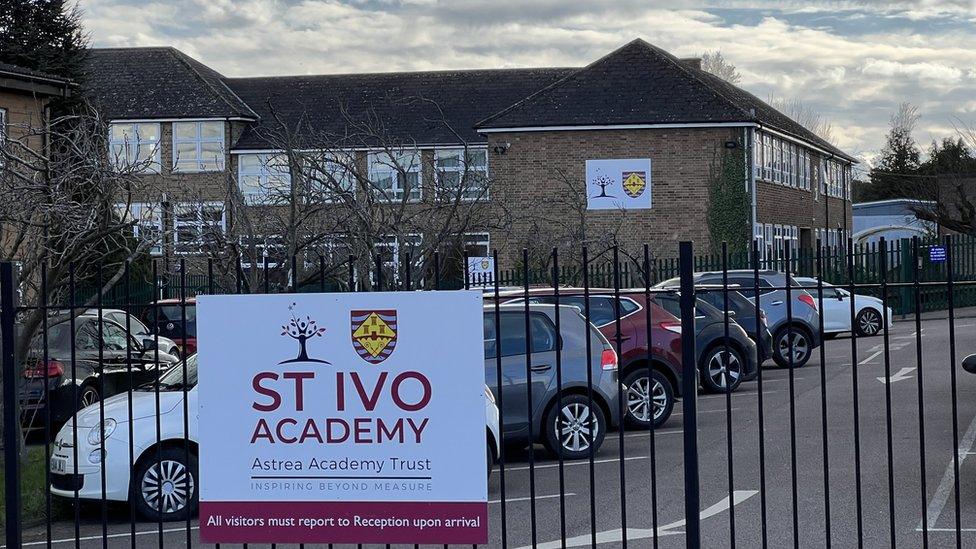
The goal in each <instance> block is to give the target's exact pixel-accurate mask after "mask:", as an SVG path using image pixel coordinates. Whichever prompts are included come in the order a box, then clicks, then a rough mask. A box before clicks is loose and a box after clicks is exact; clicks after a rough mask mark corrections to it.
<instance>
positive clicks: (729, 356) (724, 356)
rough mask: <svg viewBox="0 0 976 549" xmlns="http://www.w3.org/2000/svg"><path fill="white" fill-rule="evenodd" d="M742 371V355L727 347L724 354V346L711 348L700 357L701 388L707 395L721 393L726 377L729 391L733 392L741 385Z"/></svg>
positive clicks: (723, 389)
mask: <svg viewBox="0 0 976 549" xmlns="http://www.w3.org/2000/svg"><path fill="white" fill-rule="evenodd" d="M743 369H744V363H743V361H742V355H741V354H740V353H739V351H737V350H735V348H733V347H731V346H729V348H728V352H726V349H725V346H724V345H719V346H716V347H712V348H711V349H710V350H709V351H708V352H707V353H705V355H704V356H703V357H702V365H701V383H702V387H704V389H705V392H708V393H722V392H724V391H725V383H726V377H728V381H729V385H730V389H731V390H732V391H735V390H736V389H738V388H739V385H740V384H741V383H742V374H743ZM726 372H728V374H726Z"/></svg>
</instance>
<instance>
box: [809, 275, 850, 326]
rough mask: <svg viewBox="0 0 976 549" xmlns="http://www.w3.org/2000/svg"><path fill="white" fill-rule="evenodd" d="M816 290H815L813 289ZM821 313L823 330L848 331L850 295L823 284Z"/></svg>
mask: <svg viewBox="0 0 976 549" xmlns="http://www.w3.org/2000/svg"><path fill="white" fill-rule="evenodd" d="M814 292H816V290H814ZM823 292H824V293H823V315H824V331H825V332H848V331H850V329H851V299H850V295H849V294H848V293H847V292H845V291H843V290H841V289H840V288H835V287H833V286H824V289H823Z"/></svg>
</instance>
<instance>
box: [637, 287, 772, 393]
mask: <svg viewBox="0 0 976 549" xmlns="http://www.w3.org/2000/svg"><path fill="white" fill-rule="evenodd" d="M654 301H656V302H657V303H660V304H661V306H662V307H663V308H664V309H665V310H666V311H668V312H669V313H671V314H673V315H674V316H675V317H676V318H678V319H679V321H680V319H681V295H680V294H679V293H677V292H675V293H667V294H657V295H655V296H654ZM725 325H726V315H723V314H722V311H720V310H719V309H716V308H715V307H712V306H711V305H709V304H708V303H706V302H705V301H704V300H702V299H698V300H697V303H696V304H695V351H696V354H697V357H698V372H699V379H700V382H701V386H702V388H703V389H705V391H706V392H709V393H720V392H722V391H725V388H726V380H728V387H729V390H732V391H735V390H736V389H738V388H739V385H740V384H741V383H742V381H743V380H744V379H751V378H753V377H755V376H756V373H757V372H758V371H759V366H758V363H757V362H756V343H755V342H754V341H753V340H752V339H751V338H750V337H749V335H748V334H747V333H746V331H745V330H744V329H742V326H739V325H738V324H737V323H736V322H735V320H733V319H732V318H729V319H728V341H727V342H726V338H725V335H726V329H725V328H726V326H725Z"/></svg>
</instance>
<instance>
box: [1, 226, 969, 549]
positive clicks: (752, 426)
mask: <svg viewBox="0 0 976 549" xmlns="http://www.w3.org/2000/svg"><path fill="white" fill-rule="evenodd" d="M933 245H934V244H933V243H924V244H923V243H921V242H919V241H918V240H912V241H905V242H900V243H898V244H897V245H896V246H895V247H892V246H889V245H888V244H887V243H885V242H884V241H881V242H880V243H878V244H877V246H874V247H871V248H870V250H869V252H870V254H866V253H864V252H863V250H862V254H861V255H860V256H859V255H858V253H857V252H856V248H855V247H854V246H853V245H851V244H850V243H848V246H847V247H846V248H845V249H846V250H851V253H846V254H845V255H844V256H843V257H842V260H843V261H844V263H843V264H838V262H839V259H838V255H837V253H836V251H832V250H830V249H826V248H823V247H820V246H818V247H817V248H816V250H815V252H814V253H813V254H812V256H804V257H803V258H802V261H799V260H798V259H797V258H791V257H790V256H789V252H788V251H787V252H786V254H785V256H784V257H783V258H782V262H781V263H780V264H779V267H780V268H781V269H782V270H781V272H778V273H772V272H768V271H767V268H768V267H769V265H768V264H764V263H762V262H761V261H760V260H759V259H758V258H759V249H758V244H754V249H753V250H752V253H750V254H748V256H747V257H748V261H745V260H742V259H735V260H733V258H731V257H730V255H729V253H728V252H727V251H725V250H723V253H722V254H719V255H718V256H716V257H714V258H713V260H712V261H710V262H708V263H707V264H704V263H702V262H701V261H696V259H695V257H696V256H695V255H694V253H693V249H692V245H691V244H690V243H682V244H681V247H680V260H679V261H678V263H677V265H675V266H672V267H668V272H667V273H664V272H663V271H662V267H661V266H660V265H659V264H656V263H655V262H654V261H652V259H651V252H650V249H649V248H647V247H646V246H645V247H644V249H643V254H642V257H636V258H634V257H628V258H626V259H622V258H621V255H620V254H619V253H618V250H616V249H613V250H611V251H610V256H609V257H610V259H609V265H610V267H609V269H607V268H606V267H604V266H601V267H600V269H601V270H600V271H599V274H598V276H599V277H600V280H599V281H596V282H595V281H594V280H593V277H594V270H593V269H592V268H591V267H593V263H591V262H590V259H589V255H588V250H586V249H583V250H581V252H582V253H581V255H580V257H581V258H582V260H581V263H580V265H563V264H562V263H563V262H561V261H560V253H559V250H555V249H554V250H553V251H552V256H551V258H550V263H549V264H550V265H551V268H550V269H549V270H548V273H545V272H538V271H533V270H532V269H530V268H529V264H528V255H527V254H525V256H524V261H523V265H522V269H521V272H520V273H518V274H517V275H513V276H512V277H510V279H509V282H510V281H511V280H513V279H514V280H517V281H518V282H519V287H518V288H510V287H509V288H506V287H503V286H507V285H509V284H505V281H503V277H502V274H501V273H499V272H498V270H497V268H496V272H495V273H494V277H493V280H492V284H487V285H484V284H482V285H481V286H479V289H481V290H482V291H483V292H484V299H485V314H486V337H487V332H488V331H489V330H493V333H494V344H493V345H494V347H493V350H492V351H491V352H490V351H489V348H488V345H487V344H486V360H485V369H486V374H491V375H488V376H487V377H489V378H491V377H494V379H496V380H498V381H497V382H496V383H495V385H494V386H492V387H491V390H492V392H493V394H494V397H495V399H496V405H497V407H498V411H499V430H498V432H499V433H500V437H501V439H502V440H501V441H500V444H499V445H498V451H495V452H494V453H493V458H494V459H495V460H496V464H495V466H494V470H493V471H492V473H491V477H490V483H489V492H490V493H489V500H490V505H491V507H490V529H491V541H490V542H489V546H491V547H537V546H538V547H560V548H561V547H577V546H598V545H603V544H611V545H613V546H622V547H628V546H634V547H647V546H653V547H655V548H657V547H670V546H686V547H702V546H708V547H713V546H730V547H736V546H741V547H787V546H793V547H799V546H801V545H802V546H824V547H832V546H838V547H849V546H855V545H856V546H859V547H862V546H870V547H879V546H890V547H896V546H899V547H928V546H930V545H931V546H933V547H942V546H955V547H964V546H976V503H973V502H974V501H976V498H974V497H972V496H973V493H974V490H976V489H974V488H973V487H972V486H971V483H969V482H965V481H961V480H960V474H961V471H962V468H963V466H964V462H965V458H966V456H967V455H969V454H970V453H973V452H976V448H974V441H976V427H974V426H976V420H973V418H974V417H976V399H974V398H972V396H973V395H976V376H974V378H973V380H972V381H971V380H970V379H969V378H968V377H958V378H957V371H958V365H959V363H960V359H961V357H962V354H963V353H969V352H976V343H972V344H971V341H972V340H973V339H974V338H972V337H969V335H970V334H972V333H973V330H972V326H976V324H970V323H966V322H964V321H962V319H965V318H971V316H970V312H969V311H963V312H962V313H960V311H959V306H960V296H965V295H971V294H973V293H974V292H973V290H976V286H974V284H976V282H973V281H972V280H968V279H967V280H962V279H960V277H957V275H956V273H955V272H954V269H956V268H958V266H959V265H962V264H963V263H960V262H961V261H969V259H968V258H970V256H971V257H974V258H976V254H973V253H971V251H970V248H971V246H970V243H969V242H968V241H965V242H963V241H959V240H954V239H952V238H946V239H945V240H944V241H943V242H942V243H941V245H942V246H944V248H945V258H944V262H942V261H940V260H939V258H938V255H937V254H936V255H932V256H931V257H929V255H930V254H928V249H929V247H931V246H933ZM868 255H869V256H870V260H869V261H868V260H865V257H868ZM961 258H966V259H961ZM292 261H293V263H294V262H295V260H294V259H293V260H292ZM746 263H748V264H746ZM495 264H496V266H497V261H496V262H495ZM606 264H607V261H606V260H605V259H601V265H606ZM350 265H352V262H351V261H350ZM434 265H435V267H434V271H435V272H434V275H433V277H434V278H433V280H434V284H433V287H434V288H435V291H436V290H438V289H440V288H441V287H442V284H441V280H440V270H439V267H438V266H439V262H438V261H437V260H435V261H434ZM382 267H383V266H382V265H377V266H376V271H375V274H374V276H375V281H376V284H375V287H376V289H380V290H382V289H387V287H388V286H389V285H388V284H384V281H383V276H384V275H383V273H384V271H383V268H382ZM323 268H324V265H323ZM410 269H411V262H410V261H409V260H407V261H406V263H405V264H404V265H403V266H402V272H403V274H404V278H403V279H402V281H400V283H399V284H398V285H397V286H398V287H397V288H396V289H397V290H413V289H415V288H416V287H417V286H419V282H418V281H414V280H412V278H413V277H412V276H411V275H412V274H413V273H411V270H410ZM567 269H569V270H567ZM798 269H799V270H800V271H801V273H800V274H804V275H809V276H813V277H815V278H816V279H817V280H816V281H815V282H814V283H812V285H811V284H806V285H801V284H799V283H798V282H797V281H796V280H795V279H794V278H793V277H794V275H795V274H797V272H796V271H797V270H798ZM905 269H908V271H905ZM899 270H900V271H902V274H899V275H897V276H895V275H893V273H894V272H895V271H899ZM154 271H155V266H154ZM208 271H209V272H208V275H207V276H206V277H205V278H204V279H201V280H195V281H193V284H192V285H191V284H190V283H189V282H188V279H187V278H188V275H186V274H185V273H186V269H185V268H184V269H181V271H180V272H181V273H184V274H181V275H180V276H179V280H178V284H174V281H172V280H171V281H170V282H169V286H170V287H169V289H168V290H166V291H165V292H164V291H163V289H162V288H159V287H156V288H152V289H151V291H149V292H146V291H143V290H139V291H135V292H134V291H133V289H134V286H135V284H134V283H133V281H132V280H131V277H130V276H129V273H128V271H126V273H125V275H124V276H123V277H122V279H121V280H119V282H118V283H117V284H116V286H115V287H114V288H113V289H112V291H111V293H110V294H106V295H102V294H98V293H97V294H95V295H94V297H92V296H91V295H90V294H85V292H84V291H79V290H78V289H77V288H76V281H75V278H74V276H73V274H72V276H70V277H69V279H68V280H67V286H66V287H64V286H59V287H58V288H52V287H51V284H50V283H49V281H48V280H46V273H47V270H46V269H45V268H43V266H42V268H40V269H38V270H37V271H36V272H37V273H38V275H37V276H38V280H36V281H33V282H36V284H35V287H36V288H38V291H37V292H33V293H32V292H23V291H21V292H20V293H21V294H23V295H24V299H26V300H29V301H25V302H23V303H18V302H17V296H18V291H17V290H18V288H22V287H23V284H24V283H25V281H18V280H16V275H15V273H16V271H15V269H14V268H13V266H12V265H11V264H9V263H3V264H0V336H2V339H0V344H2V354H0V359H2V366H3V378H2V379H3V393H2V394H3V419H4V423H3V425H4V429H3V431H4V432H3V442H4V477H5V479H4V487H5V494H4V498H3V500H4V503H5V511H4V529H5V539H6V544H7V545H6V546H7V547H20V546H22V545H26V544H30V545H32V546H47V547H64V546H74V547H89V546H91V547H95V546H101V547H109V546H113V547H114V546H122V545H127V546H131V547H143V546H149V545H153V546H158V547H161V548H162V547H169V546H188V547H189V546H195V545H199V541H198V536H197V534H196V528H197V523H196V517H195V516H194V512H193V511H194V510H195V501H196V488H197V486H199V483H198V479H197V478H196V475H197V470H196V454H195V452H196V447H197V446H196V440H194V439H193V436H192V435H191V433H192V432H193V431H194V429H192V428H191V422H193V421H195V419H194V418H195V415H194V414H193V413H192V411H191V410H190V409H189V404H188V403H189V400H190V399H189V398H188V394H189V393H190V392H191V391H193V390H194V386H195V374H194V372H195V369H194V368H195V359H194V358H193V357H192V352H193V349H194V348H195V305H194V304H193V302H192V301H191V300H190V298H191V297H192V296H193V295H195V294H197V293H218V292H220V291H221V289H220V288H218V285H217V284H216V283H215V279H214V277H213V269H212V267H211V268H210V269H209V270H208ZM701 271H711V274H708V275H702V274H701ZM567 272H573V273H577V274H578V281H575V280H574V281H573V284H572V285H567V283H566V282H567V280H566V273H567ZM72 273H73V270H72ZM354 276H355V274H354V273H353V271H352V269H350V270H349V278H350V280H349V284H348V287H355V284H354V281H353V277H354ZM574 276H575V275H574ZM672 276H677V277H678V278H679V283H678V284H676V285H670V283H668V282H665V281H666V280H667V279H669V278H671V277H672ZM319 278H320V280H322V281H323V282H322V285H321V287H318V288H308V287H303V288H301V291H325V290H327V289H328V288H327V287H326V286H325V282H324V281H325V279H326V277H324V276H323V277H319ZM966 278H969V277H966ZM153 279H154V280H160V278H159V277H158V276H155V273H154V276H153ZM267 279H268V277H265V280H267ZM828 280H834V281H837V280H840V281H841V282H842V284H839V285H837V286H831V285H830V284H828V283H827V281H828ZM98 282H101V280H99V281H98ZM98 286H101V284H98ZM191 286H196V287H195V288H191ZM443 286H448V284H444V285H443ZM464 286H465V287H468V288H470V287H472V281H471V280H466V281H464ZM242 288H243V285H242V284H240V283H238V284H237V287H236V292H237V293H241V292H242ZM271 289H272V286H271V285H270V284H268V283H267V282H266V283H265V286H264V290H265V291H270V290H271ZM55 290H56V292H55ZM281 290H282V291H292V292H297V291H298V290H299V288H282V289H281ZM442 291H447V290H442ZM167 292H168V295H169V296H171V297H175V298H176V302H175V303H161V302H160V301H158V299H157V298H158V297H160V296H164V295H167ZM52 293H57V295H59V296H64V297H65V299H52V298H51V295H52ZM89 298H91V299H94V302H93V305H92V306H90V307H89V306H88V304H87V303H86V301H85V300H87V299H89ZM895 305H897V306H898V307H900V309H898V310H899V311H900V312H901V313H902V314H908V315H910V316H909V318H908V319H907V321H904V322H898V323H892V318H891V316H892V314H893V309H892V307H893V306H895ZM547 307H548V308H547ZM565 307H575V308H576V310H578V312H579V314H580V315H582V317H583V318H584V319H585V320H586V321H587V322H588V323H587V324H581V325H583V326H586V328H585V329H588V330H597V331H599V332H600V334H602V341H604V344H605V346H606V349H605V350H604V351H607V352H604V353H602V354H601V352H600V351H601V350H600V349H593V348H591V343H592V342H591V338H589V337H587V338H584V339H585V340H586V348H585V349H569V348H566V347H565V345H567V344H568V343H565V342H567V341H569V339H568V338H564V337H563V336H565V335H566V332H565V331H564V330H567V329H568V328H567V327H566V326H564V325H562V324H561V320H560V319H561V318H562V317H561V315H560V314H559V313H558V311H560V310H565ZM935 308H939V309H943V308H944V310H945V313H944V314H942V315H941V316H939V317H938V318H930V316H929V313H928V311H929V310H930V309H935ZM536 309H538V310H539V311H556V313H554V314H550V315H549V316H548V317H547V320H546V321H545V322H543V323H542V324H540V325H536V324H535V323H530V322H529V317H530V314H533V313H535V312H537V311H536ZM38 312H39V313H40V314H37V313H38ZM445 314H449V312H445ZM513 314H514V315H520V316H519V318H520V319H522V320H521V321H517V322H514V323H511V322H505V321H504V319H505V318H506V316H505V315H513ZM32 315H33V316H32ZM973 316H976V315H973ZM30 318H33V319H34V321H33V322H34V324H33V325H32V324H31V321H30V320H29V319H30ZM513 326H514V328H513ZM143 327H145V330H146V333H142V332H141V330H143ZM536 330H551V335H552V336H553V337H550V338H546V337H537V336H538V335H539V334H537V333H536ZM957 331H958V332H959V333H957ZM846 334H851V337H843V336H844V335H846ZM923 335H924V337H923ZM838 336H840V337H838ZM546 341H549V342H553V343H552V344H551V346H550V347H544V345H545V343H544V342H546ZM574 341H575V340H574ZM540 342H543V343H540ZM226 343H227V344H235V342H226ZM611 350H612V352H609V351H611ZM912 351H913V352H912ZM543 354H551V355H552V357H553V360H554V362H553V363H552V364H545V365H544V366H545V367H544V368H541V367H539V365H538V364H536V362H535V361H534V358H535V357H538V356H541V355H543ZM521 355H524V357H522V356H521ZM547 356H548V355H547ZM581 356H582V357H584V358H583V359H582V362H581V359H580V358H579V357H581ZM512 357H516V358H517V360H514V361H513V360H511V359H512ZM523 358H524V360H523ZM503 359H505V360H503ZM513 364H515V365H514V366H513ZM511 368H514V370H511V371H509V370H508V369H511ZM520 380H521V381H520ZM608 380H609V381H608ZM113 395H121V396H117V397H115V400H113V401H111V402H110V406H111V407H112V410H122V412H121V413H120V414H119V415H120V419H117V418H116V417H112V416H113V415H114V414H115V412H110V413H109V414H108V415H107V414H106V399H108V398H110V397H112V396H113ZM960 397H962V398H960ZM135 400H139V401H140V402H139V403H138V404H134V401H135ZM147 402H148V404H146V403H147ZM679 402H680V406H678V403H679ZM518 405H521V406H524V407H525V409H516V408H514V406H518ZM134 406H141V407H145V406H148V408H146V409H148V410H150V411H151V414H149V417H148V421H145V419H146V418H144V417H140V418H134V417H133V416H134V415H137V413H135V412H134ZM81 408H84V414H86V416H85V417H86V418H87V419H86V420H84V422H85V425H80V424H81V423H83V420H82V419H80V414H82V412H78V410H79V409H81ZM141 409H142V408H140V410H141ZM76 412H78V414H79V415H76ZM173 414H175V415H173ZM518 416H521V417H525V418H528V419H527V420H525V423H526V425H525V426H521V425H520V426H519V428H515V426H513V425H512V423H513V421H514V420H513V419H507V418H513V417H518ZM95 418H97V420H96V419H95ZM961 418H962V419H964V420H965V421H966V422H967V423H966V424H968V425H970V427H969V428H968V429H966V431H965V433H964V435H960V426H961V423H960V420H961ZM970 421H972V423H969V422H970ZM91 422H94V426H91V425H88V423H91ZM120 423H121V425H120ZM65 426H66V427H65ZM525 427H527V432H526V429H525ZM488 444H489V448H492V445H491V442H490V441H489V442H488ZM83 449H84V451H85V452H87V453H84V454H83ZM88 450H90V451H88ZM120 453H121V455H119V454H120ZM940 473H941V476H940ZM950 500H951V501H950ZM947 506H949V508H950V509H951V513H950V512H947V511H946V510H945V508H946V507H947ZM950 515H951V516H950Z"/></svg>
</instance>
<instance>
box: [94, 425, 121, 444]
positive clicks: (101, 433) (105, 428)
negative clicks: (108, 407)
mask: <svg viewBox="0 0 976 549" xmlns="http://www.w3.org/2000/svg"><path fill="white" fill-rule="evenodd" d="M117 425H118V423H117V422H116V421H115V420H114V419H112V418H105V421H103V422H102V424H101V425H96V426H94V427H92V428H91V430H90V431H88V444H91V445H92V446H97V445H99V444H101V443H102V441H104V440H105V439H107V438H108V437H110V436H112V433H114V432H115V427H116V426H117Z"/></svg>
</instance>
